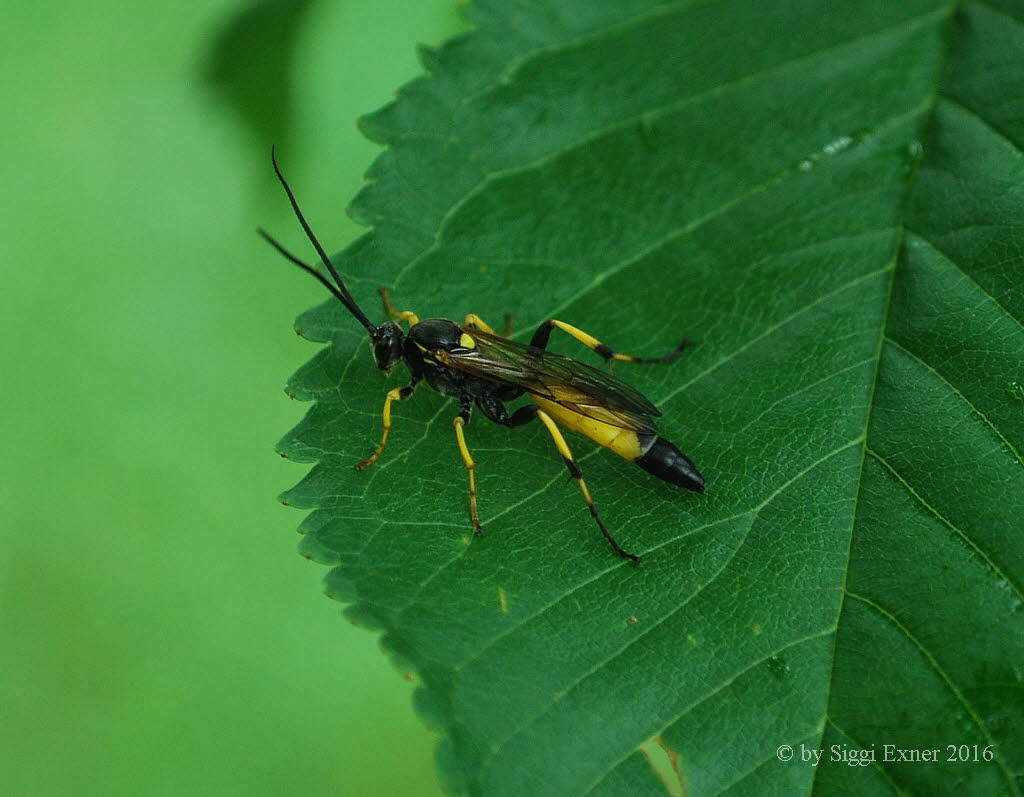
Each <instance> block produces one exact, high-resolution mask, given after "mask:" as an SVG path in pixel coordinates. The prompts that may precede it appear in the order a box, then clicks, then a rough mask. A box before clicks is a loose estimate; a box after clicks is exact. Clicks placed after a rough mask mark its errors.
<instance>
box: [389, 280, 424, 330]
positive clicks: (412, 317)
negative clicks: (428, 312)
mask: <svg viewBox="0 0 1024 797" xmlns="http://www.w3.org/2000/svg"><path fill="white" fill-rule="evenodd" d="M380 295H381V298H382V299H383V300H384V310H385V311H386V312H387V314H388V315H389V316H391V317H392V318H397V319H398V320H399V321H408V322H409V326H411V327H414V326H416V325H417V324H418V323H419V322H420V319H419V318H418V317H417V315H416V313H414V312H413V311H412V310H402V311H401V312H399V311H398V310H396V309H395V308H394V307H392V306H391V293H390V292H389V291H388V289H387V288H385V287H384V286H383V285H381V286H380Z"/></svg>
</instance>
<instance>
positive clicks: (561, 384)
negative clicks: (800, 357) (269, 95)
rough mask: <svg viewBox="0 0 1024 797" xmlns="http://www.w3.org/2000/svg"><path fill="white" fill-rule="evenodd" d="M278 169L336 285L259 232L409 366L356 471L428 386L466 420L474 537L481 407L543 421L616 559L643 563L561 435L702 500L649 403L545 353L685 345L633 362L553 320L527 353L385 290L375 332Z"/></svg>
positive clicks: (384, 352) (614, 357) (461, 441)
mask: <svg viewBox="0 0 1024 797" xmlns="http://www.w3.org/2000/svg"><path fill="white" fill-rule="evenodd" d="M271 162H272V163H273V166H274V173H275V174H276V175H277V179H278V180H279V181H280V183H281V185H282V186H283V187H284V190H285V193H286V194H287V195H288V201H289V202H290V203H291V206H292V210H293V211H294V212H295V216H296V218H298V220H299V224H301V225H302V229H303V230H304V231H305V233H306V237H307V238H309V240H310V242H311V243H312V244H313V247H314V248H315V249H316V252H317V254H318V255H319V256H320V260H321V261H322V262H323V264H324V266H325V267H326V268H327V271H328V273H329V274H330V275H331V277H332V278H333V280H334V282H331V280H329V279H328V278H327V277H325V276H324V275H323V274H322V273H320V272H319V271H318V270H317V269H315V268H313V267H312V266H310V265H308V264H307V263H305V262H303V261H302V260H300V259H299V258H298V257H296V256H295V255H293V254H292V253H291V252H289V251H288V250H287V249H285V248H284V247H283V246H282V245H281V244H279V243H278V242H277V241H276V240H275V239H274V238H272V237H271V236H270V235H269V234H268V233H267V232H266V231H264V230H262V229H261V230H259V233H260V235H262V236H263V238H265V239H266V240H267V242H268V243H270V245H271V246H273V247H274V248H275V249H276V250H277V251H278V252H280V253H281V254H282V255H284V256H285V257H286V258H287V259H288V260H290V261H291V262H292V263H294V264H295V265H296V266H298V267H299V268H301V269H302V270H303V271H305V272H307V273H309V274H312V275H313V276H314V277H315V278H316V279H317V280H319V282H320V283H321V284H322V285H323V286H324V287H325V288H327V290H328V291H330V292H331V293H332V294H334V296H335V297H336V298H337V299H338V301H340V302H341V303H342V304H343V305H344V306H345V307H346V308H347V309H348V311H349V312H350V313H351V314H352V315H353V316H355V318H356V320H357V321H358V322H359V323H360V324H362V325H363V326H364V327H365V328H366V331H367V333H369V336H370V342H371V343H372V344H373V355H374V359H375V360H376V362H377V367H378V368H380V369H381V370H382V371H390V370H391V369H392V368H393V367H394V366H395V364H397V363H398V362H399V361H403V362H404V363H405V365H406V367H407V368H408V370H409V383H408V384H407V385H405V386H404V387H396V388H394V389H392V390H390V391H389V392H388V394H387V396H386V397H385V399H384V411H383V419H384V431H383V434H382V435H381V440H380V444H379V445H378V446H377V449H376V450H375V451H374V452H373V453H372V454H371V455H370V456H369V457H368V458H366V459H364V460H363V461H362V462H359V463H358V464H357V465H356V466H355V467H356V468H357V469H358V470H363V469H365V468H368V467H370V466H371V465H372V464H373V463H374V462H376V461H377V459H378V458H379V457H380V455H381V454H382V453H383V452H384V448H385V446H386V445H387V442H388V434H389V433H390V431H391V405H392V404H393V403H394V402H396V401H405V400H406V399H408V398H409V397H410V396H412V394H413V391H414V390H415V389H416V386H417V385H418V384H419V383H420V382H426V383H427V384H428V385H430V387H432V388H433V389H434V390H436V391H438V392H439V393H441V394H443V395H445V396H451V397H452V398H454V399H455V400H456V401H457V402H458V404H459V414H458V415H456V416H455V418H454V419H453V426H454V428H455V438H456V441H457V443H458V447H459V453H460V454H461V455H462V461H463V463H464V464H465V466H466V470H467V471H468V473H469V516H470V520H471V522H472V524H473V530H474V532H475V533H476V534H481V533H482V528H481V526H480V515H479V511H478V509H477V499H476V479H475V477H474V470H475V468H476V462H475V461H474V460H473V457H472V455H471V454H470V452H469V447H468V446H467V445H466V437H465V432H464V431H463V429H464V427H465V426H466V425H467V424H468V423H469V420H470V416H471V414H472V411H473V408H474V407H475V408H476V409H478V410H479V411H480V412H482V413H483V414H484V416H485V417H486V418H488V419H489V420H491V421H493V422H494V423H497V424H501V425H502V426H508V427H516V426H522V425H523V424H526V423H529V422H530V421H532V420H534V419H536V420H538V421H540V422H541V423H542V424H543V425H544V426H545V427H546V429H547V431H548V433H549V434H550V435H551V438H552V440H553V441H554V443H555V447H556V448H557V449H558V453H559V454H560V455H561V456H562V460H563V461H564V462H565V466H566V468H568V470H569V473H570V475H571V476H572V478H573V479H575V480H576V483H577V484H578V485H579V488H580V491H581V492H582V493H583V500H584V501H586V504H587V507H588V508H589V510H590V514H591V515H592V516H593V518H594V521H595V522H596V523H597V525H598V528H600V529H601V533H602V534H603V535H604V537H605V539H606V540H607V541H608V543H609V544H610V545H611V546H612V548H613V549H614V550H615V552H616V553H617V554H618V555H619V556H621V557H623V558H624V559H629V560H631V561H633V562H640V561H641V560H640V557H639V556H636V555H635V554H632V553H629V552H628V551H626V550H625V549H624V548H623V547H622V546H621V545H619V543H618V541H617V540H616V539H615V537H614V536H612V533H611V532H610V531H608V528H607V527H606V526H605V524H604V521H603V520H601V516H600V514H598V511H597V507H596V506H595V505H594V501H593V499H592V498H591V496H590V490H588V489H587V483H586V482H585V481H584V480H583V473H582V471H581V470H580V466H579V464H578V463H577V462H576V459H575V458H574V457H573V455H572V451H571V450H570V448H569V445H568V443H566V441H565V438H564V437H563V436H562V432H561V430H560V429H559V425H561V426H563V427H565V428H567V429H572V430H573V431H575V432H579V433H580V434H583V435H586V436H587V437H589V438H590V439H591V440H593V441H594V442H595V443H597V444H598V445H602V446H604V447H605V448H609V449H611V450H612V451H614V452H615V453H616V454H618V455H619V456H620V457H623V458H624V459H627V460H629V461H630V462H635V463H636V464H637V465H639V466H640V467H641V468H643V469H644V470H646V471H647V472H648V473H652V474H654V475H655V476H657V477H658V478H659V479H663V480H665V481H667V482H671V483H672V484H678V485H680V486H681V487H685V488H687V489H689V490H695V491H697V492H704V477H703V476H702V475H701V474H700V471H698V470H697V467H696V466H695V465H694V464H693V462H691V461H690V459H689V457H687V456H686V455H685V454H683V453H682V452H681V451H680V450H679V449H678V448H676V447H675V446H674V445H673V444H672V443H670V442H669V441H668V440H666V439H665V438H663V437H661V436H660V435H659V434H658V428H657V426H656V424H655V422H654V418H655V417H657V416H659V415H661V413H660V412H659V411H658V409H657V408H656V407H655V406H654V405H653V404H652V403H651V402H650V401H649V400H648V399H647V398H646V397H644V396H643V395H642V394H641V393H640V392H639V391H638V390H636V389H635V388H633V387H631V386H630V385H628V384H626V383H625V382H623V381H622V380H621V379H618V378H616V377H615V376H613V375H612V374H611V373H606V372H604V371H600V370H598V369H597V368H594V367H592V366H589V365H586V364H585V363H581V362H579V361H577V360H574V359H572V358H570V357H564V356H562V355H560V354H555V353H554V352H550V351H547V345H548V339H549V338H550V336H551V331H552V330H553V329H560V330H562V331H563V332H565V333H566V334H568V335H570V336H571V337H573V338H575V339H576V340H577V341H579V342H580V343H582V344H583V345H584V346H586V347H587V348H588V349H590V350H591V351H593V352H595V353H596V354H598V355H599V356H601V357H602V358H603V359H604V360H605V361H606V362H609V363H611V362H614V361H623V362H631V363H665V362H671V361H672V360H675V359H676V358H677V357H678V356H679V355H680V354H681V353H682V351H683V349H685V348H686V347H687V346H688V345H689V344H690V341H688V340H683V341H681V342H680V343H679V345H678V346H677V347H676V348H675V349H674V350H673V351H671V352H669V353H668V354H666V355H664V356H663V357H633V356H631V355H628V354H622V353H620V352H617V351H615V350H614V349H612V348H611V347H610V346H608V345H607V344H605V343H602V342H601V341H599V340H598V339H597V338H595V337H593V336H591V335H588V334H587V333H586V332H584V331H582V330H580V329H577V328H576V327H574V326H572V325H570V324H567V323H565V322H564V321H559V320H557V319H553V318H552V319H549V320H547V321H545V322H544V323H542V324H541V325H540V326H539V327H538V328H537V331H536V332H534V334H533V337H532V338H531V339H530V342H529V343H528V344H523V343H519V342H518V341H514V340H510V339H509V338H508V337H507V336H508V335H509V334H510V332H511V329H510V326H511V325H510V323H509V322H510V320H511V319H510V318H508V319H506V330H505V334H504V335H498V334H496V333H495V331H494V330H493V329H492V328H491V327H490V326H488V325H487V324H486V323H485V322H484V321H483V319H481V318H480V317H478V316H476V315H474V314H473V313H470V314H469V315H467V316H466V318H465V320H464V321H463V322H462V323H461V324H459V323H456V322H455V321H449V320H448V319H444V318H427V319H424V320H422V321H421V320H420V318H419V316H417V315H416V313H414V312H412V311H411V310H402V311H396V310H395V309H394V308H393V307H392V306H391V300H390V296H389V295H388V292H387V289H386V288H381V296H382V297H383V299H384V309H385V310H386V311H387V313H388V315H390V316H391V317H392V318H394V319H395V321H385V322H384V323H383V324H380V325H379V326H375V325H374V324H372V323H371V322H370V320H369V319H368V318H367V317H366V314H365V313H364V312H363V311H362V309H361V308H360V307H359V305H358V304H356V302H355V300H354V299H353V298H352V295H351V294H350V293H349V292H348V289H347V288H346V287H345V283H344V282H343V281H342V279H341V276H340V275H339V274H338V271H337V269H335V267H334V265H333V264H332V263H331V261H330V258H328V257H327V253H326V252H325V251H324V249H323V247H322V246H321V245H320V242H319V241H318V240H317V238H316V236H315V235H314V234H313V231H312V230H311V229H310V227H309V224H308V223H307V222H306V219H305V217H304V216H303V215H302V211H301V210H299V204H298V202H297V201H296V199H295V195H294V194H293V193H292V189H291V187H290V186H289V185H288V182H287V180H285V178H284V175H283V174H282V173H281V169H280V167H279V166H278V164H277V159H276V157H275V156H274V153H273V151H271ZM396 322H406V323H408V325H409V329H408V331H407V332H404V331H403V330H402V328H401V327H400V326H399V325H398V323H396ZM524 394H525V395H526V396H527V397H528V398H529V399H530V400H531V401H532V403H531V404H526V405H524V406H521V407H519V408H517V409H515V410H514V411H512V412H510V411H509V410H508V408H507V407H506V406H505V405H506V403H507V402H510V401H513V400H515V399H517V398H520V397H521V396H523V395H524Z"/></svg>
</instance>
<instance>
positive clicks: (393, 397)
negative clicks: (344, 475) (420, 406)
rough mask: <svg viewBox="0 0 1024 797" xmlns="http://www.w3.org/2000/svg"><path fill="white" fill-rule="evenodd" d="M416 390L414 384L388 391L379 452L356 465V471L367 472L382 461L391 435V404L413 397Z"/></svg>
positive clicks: (385, 399) (378, 447)
mask: <svg viewBox="0 0 1024 797" xmlns="http://www.w3.org/2000/svg"><path fill="white" fill-rule="evenodd" d="M415 389H416V383H415V382H413V383H412V384H409V385H406V386H405V387H396V388H394V389H392V390H389V391H388V394H387V396H386V397H385V398H384V412H383V413H382V414H383V416H384V432H383V434H382V435H381V437H380V445H378V446H377V450H376V451H374V452H373V453H372V454H370V456H368V457H367V458H366V459H364V460H363V461H362V462H359V463H357V464H356V470H366V469H367V468H368V467H370V466H371V465H372V464H373V463H374V462H376V461H377V460H378V459H380V455H381V454H383V453H384V448H385V446H387V444H388V435H389V434H390V433H391V402H393V401H405V400H406V399H407V398H409V396H411V395H412V392H413V391H414V390H415Z"/></svg>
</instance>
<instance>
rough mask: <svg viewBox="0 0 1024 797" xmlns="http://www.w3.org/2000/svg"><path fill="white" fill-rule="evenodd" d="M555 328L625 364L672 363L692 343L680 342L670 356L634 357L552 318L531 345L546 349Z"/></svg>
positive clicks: (536, 333) (540, 329)
mask: <svg viewBox="0 0 1024 797" xmlns="http://www.w3.org/2000/svg"><path fill="white" fill-rule="evenodd" d="M555 327H557V328H558V329H560V330H562V331H563V332H565V333H566V334H567V335H571V336H572V337H574V338H575V339H576V340H578V341H579V342H580V343H582V344H583V345H584V346H586V347H587V348H588V349H590V350H591V351H593V352H596V353H597V354H599V355H600V356H602V357H604V359H605V360H608V361H612V360H621V361H623V362H628V363H664V362H671V361H672V360H674V359H676V358H677V357H678V356H679V355H680V354H681V353H682V351H683V349H685V348H686V347H687V346H689V345H690V344H691V342H692V341H689V340H685V339H684V340H682V341H680V343H679V345H678V346H676V348H675V349H673V350H672V351H670V352H669V353H668V354H666V355H664V356H662V357H634V356H633V355H632V354H622V353H620V352H617V351H615V350H614V349H613V348H612V347H611V346H609V345H608V344H607V343H602V342H601V341H599V340H598V339H597V338H595V337H594V336H593V335H588V334H587V333H586V332H584V331H583V330H582V329H578V328H577V327H574V326H573V325H572V324H566V323H565V322H564V321H559V320H558V319H555V318H552V319H550V320H548V321H545V322H544V323H543V324H541V325H540V327H539V328H538V329H537V331H536V332H535V333H534V335H533V340H531V341H530V344H531V345H532V346H536V347H538V348H541V349H543V348H546V347H547V345H548V338H549V337H550V335H551V330H552V329H553V328H555Z"/></svg>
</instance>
